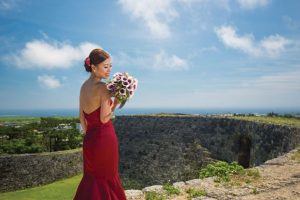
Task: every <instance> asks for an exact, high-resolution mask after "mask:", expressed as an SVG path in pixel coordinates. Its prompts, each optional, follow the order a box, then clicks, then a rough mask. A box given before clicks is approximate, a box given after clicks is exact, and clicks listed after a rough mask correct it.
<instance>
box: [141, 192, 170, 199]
mask: <svg viewBox="0 0 300 200" xmlns="http://www.w3.org/2000/svg"><path fill="white" fill-rule="evenodd" d="M145 194H146V200H166V197H164V196H163V195H161V194H158V193H157V192H146V193H145Z"/></svg>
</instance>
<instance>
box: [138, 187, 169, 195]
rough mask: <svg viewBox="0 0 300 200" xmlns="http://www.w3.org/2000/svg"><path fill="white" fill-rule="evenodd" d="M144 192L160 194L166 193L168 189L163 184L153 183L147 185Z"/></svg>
mask: <svg viewBox="0 0 300 200" xmlns="http://www.w3.org/2000/svg"><path fill="white" fill-rule="evenodd" d="M142 191H143V192H156V193H158V194H165V193H166V191H165V190H164V189H163V186H162V185H152V186H148V187H145V188H144V189H142Z"/></svg>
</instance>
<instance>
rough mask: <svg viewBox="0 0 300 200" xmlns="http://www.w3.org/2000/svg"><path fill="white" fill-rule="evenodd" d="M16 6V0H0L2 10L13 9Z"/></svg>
mask: <svg viewBox="0 0 300 200" xmlns="http://www.w3.org/2000/svg"><path fill="white" fill-rule="evenodd" d="M15 6H16V1H15V0H0V10H11V9H13V8H14V7H15Z"/></svg>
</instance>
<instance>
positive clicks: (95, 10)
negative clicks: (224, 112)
mask: <svg viewBox="0 0 300 200" xmlns="http://www.w3.org/2000/svg"><path fill="white" fill-rule="evenodd" d="M299 8H300V1H299V0H287V1H282V0H86V1H74V0H72V1H71V0H64V1H61V0H43V1H40V0H0V24H1V25H0V102H1V103H0V110H1V109H2V110H3V109H52V108H58V109H61V108H64V109H68V108H78V105H79V91H80V87H81V84H82V83H83V82H84V81H85V80H86V79H88V78H89V73H88V72H86V71H85V69H84V66H83V61H84V59H85V58H86V57H87V56H88V55H89V52H90V51H91V50H92V49H93V48H99V47H101V48H103V49H105V50H106V51H108V52H109V53H110V54H111V56H112V63H113V68H112V73H111V76H112V75H113V74H114V73H116V72H128V73H129V74H130V75H132V76H134V77H135V78H137V79H138V81H139V85H138V88H137V90H136V92H135V94H134V96H133V97H132V99H130V100H129V102H128V103H127V104H126V106H125V107H124V108H123V109H126V108H300V100H299V99H300V56H299V55H300V12H299ZM103 81H105V80H103Z"/></svg>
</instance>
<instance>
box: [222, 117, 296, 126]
mask: <svg viewBox="0 0 300 200" xmlns="http://www.w3.org/2000/svg"><path fill="white" fill-rule="evenodd" d="M228 118H232V119H239V120H247V121H255V122H262V123H271V124H277V125H286V126H293V127H297V128H300V119H299V118H288V117H283V116H277V117H270V116H230V117H228Z"/></svg>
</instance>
